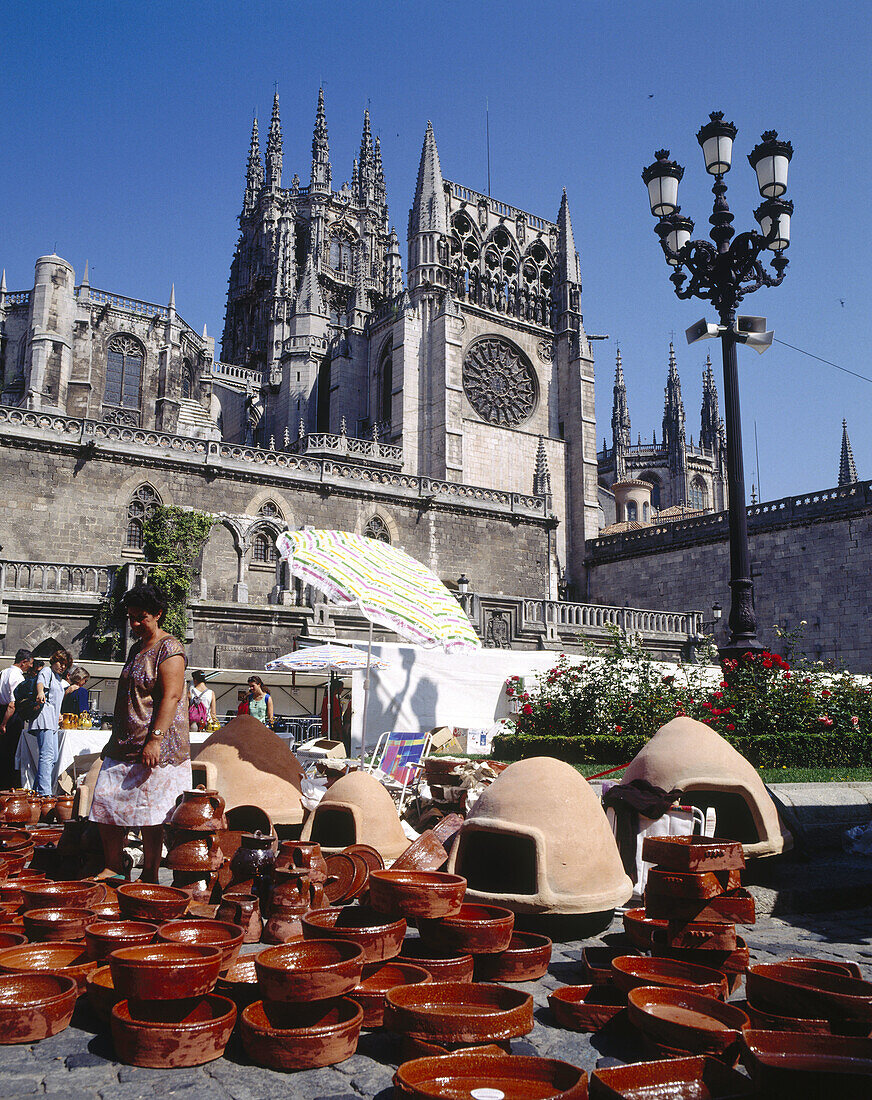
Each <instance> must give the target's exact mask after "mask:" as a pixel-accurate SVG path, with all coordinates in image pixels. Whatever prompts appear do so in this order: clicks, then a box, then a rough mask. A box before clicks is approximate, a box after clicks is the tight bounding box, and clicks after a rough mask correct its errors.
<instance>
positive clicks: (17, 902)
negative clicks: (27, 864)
mask: <svg viewBox="0 0 872 1100" xmlns="http://www.w3.org/2000/svg"><path fill="white" fill-rule="evenodd" d="M23 904H24V894H23V892H22V890H21V887H20V886H19V885H18V883H17V882H16V880H15V879H11V880H10V881H9V882H4V883H3V885H2V886H0V905H2V906H3V907H4V908H6V909H12V908H14V909H19V908H20V907H21V906H22V905H23Z"/></svg>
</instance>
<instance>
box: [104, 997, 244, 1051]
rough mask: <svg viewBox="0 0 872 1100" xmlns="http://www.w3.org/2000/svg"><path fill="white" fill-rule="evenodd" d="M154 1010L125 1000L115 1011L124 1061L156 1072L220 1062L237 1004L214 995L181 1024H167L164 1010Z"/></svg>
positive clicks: (115, 1027) (113, 1026) (113, 1020)
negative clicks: (147, 1067) (217, 1059)
mask: <svg viewBox="0 0 872 1100" xmlns="http://www.w3.org/2000/svg"><path fill="white" fill-rule="evenodd" d="M155 1008H156V1009H157V1010H156V1011H153V1010H152V1006H149V1005H143V1004H132V1003H131V1002H130V1001H126V1000H123V1001H118V1003H117V1004H116V1005H115V1007H114V1008H113V1009H112V1016H111V1021H110V1026H111V1029H112V1042H113V1044H114V1046H115V1054H116V1055H117V1057H118V1059H119V1060H120V1061H122V1062H126V1063H127V1064H128V1065H130V1066H150V1067H153V1068H154V1069H178V1068H179V1067H181V1066H202V1065H203V1064H204V1063H206V1062H214V1061H215V1059H216V1058H220V1057H221V1055H222V1054H223V1053H224V1048H225V1047H226V1046H227V1044H228V1042H229V1041H230V1036H231V1035H232V1033H233V1027H234V1025H235V1024H236V1005H235V1004H234V1003H233V1001H231V1000H229V999H228V998H227V997H219V996H217V995H216V994H214V993H212V994H209V995H208V996H205V997H202V998H200V999H199V1000H198V1001H197V1002H196V1003H195V1004H194V1005H192V1006H191V1007H190V1008H189V1010H188V1011H187V1012H186V1013H185V1014H184V1016H182V1017H181V1019H179V1018H174V1019H172V1020H166V1019H163V1018H162V1013H161V1012H160V1006H155Z"/></svg>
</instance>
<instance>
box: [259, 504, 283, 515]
mask: <svg viewBox="0 0 872 1100" xmlns="http://www.w3.org/2000/svg"><path fill="white" fill-rule="evenodd" d="M257 514H258V515H259V516H266V517H267V518H268V519H284V516H283V515H282V510H281V508H279V506H278V505H277V504H276V502H275V501H274V500H265V501H264V502H263V504H261V506H260V507H259V508H258V510H257Z"/></svg>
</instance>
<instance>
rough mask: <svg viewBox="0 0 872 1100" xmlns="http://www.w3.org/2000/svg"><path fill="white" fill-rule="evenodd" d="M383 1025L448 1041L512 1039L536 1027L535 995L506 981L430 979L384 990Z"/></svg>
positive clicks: (405, 1032) (401, 1032)
mask: <svg viewBox="0 0 872 1100" xmlns="http://www.w3.org/2000/svg"><path fill="white" fill-rule="evenodd" d="M384 1024H385V1027H386V1028H388V1030H389V1031H396V1032H399V1033H400V1034H409V1035H414V1036H415V1037H417V1038H419V1039H425V1040H435V1041H436V1042H447V1043H475V1042H479V1043H480V1042H484V1041H487V1042H493V1041H494V1040H498V1039H514V1038H517V1037H518V1036H521V1035H526V1034H527V1033H528V1032H530V1031H532V1029H533V998H532V997H531V996H530V994H529V993H523V992H521V990H519V989H508V988H507V987H506V986H504V985H490V984H485V983H473V984H472V985H467V984H466V983H465V982H432V983H428V984H426V985H401V986H397V988H396V989H391V990H389V991H388V993H387V994H386V995H385V1017H384Z"/></svg>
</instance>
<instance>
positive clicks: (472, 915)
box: [418, 905, 515, 955]
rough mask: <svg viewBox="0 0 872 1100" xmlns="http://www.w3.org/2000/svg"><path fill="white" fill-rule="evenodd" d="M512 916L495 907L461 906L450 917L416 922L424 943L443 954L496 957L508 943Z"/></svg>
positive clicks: (504, 949) (512, 927) (510, 938)
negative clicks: (452, 952)
mask: <svg viewBox="0 0 872 1100" xmlns="http://www.w3.org/2000/svg"><path fill="white" fill-rule="evenodd" d="M514 926H515V914H514V913H512V912H510V911H509V910H508V909H502V908H501V907H500V906H497V905H461V907H460V911H459V912H458V913H456V914H455V915H454V916H453V917H441V918H440V919H439V920H423V919H422V920H419V921H418V932H419V933H420V935H421V939H422V940H423V941H424V943H426V944H428V945H429V946H431V947H438V948H439V949H440V950H443V951H463V952H468V953H469V954H470V955H496V954H498V953H499V952H500V951H506V950H508V947H509V944H510V943H511V942H512V931H513V929H514Z"/></svg>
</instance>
